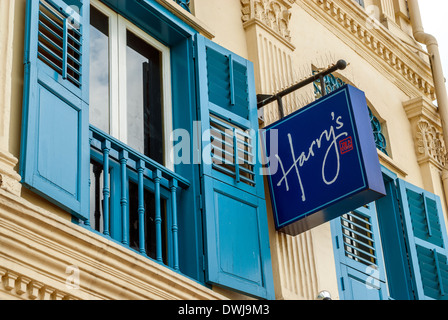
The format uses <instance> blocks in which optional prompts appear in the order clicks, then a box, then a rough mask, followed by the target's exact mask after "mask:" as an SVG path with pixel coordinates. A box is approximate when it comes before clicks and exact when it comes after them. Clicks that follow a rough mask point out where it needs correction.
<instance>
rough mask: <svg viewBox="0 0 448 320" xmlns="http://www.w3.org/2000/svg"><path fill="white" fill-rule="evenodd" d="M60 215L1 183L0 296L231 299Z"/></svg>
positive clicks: (94, 298) (107, 298)
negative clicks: (2, 186)
mask: <svg viewBox="0 0 448 320" xmlns="http://www.w3.org/2000/svg"><path fill="white" fill-rule="evenodd" d="M60 214H61V213H60V212H56V210H53V209H51V211H50V210H47V209H44V208H42V207H40V206H38V205H36V204H34V203H31V202H29V201H27V200H26V199H24V198H22V197H19V196H16V195H14V194H12V193H10V192H7V191H5V190H3V189H2V188H0V239H1V244H2V247H1V250H0V300H3V299H13V298H14V299H23V300H29V299H33V300H153V299H155V300H193V299H198V300H209V299H210V300H215V299H220V300H221V299H226V298H225V297H224V296H222V295H221V294H219V293H218V292H215V291H212V290H211V289H209V288H207V287H206V286H203V285H201V284H199V283H197V282H196V281H194V280H191V279H189V278H188V277H186V276H183V275H181V274H179V273H178V272H175V271H173V270H171V269H170V268H167V267H165V266H163V265H161V264H159V263H157V262H155V261H153V260H151V259H149V258H146V257H143V256H142V255H140V254H138V253H136V252H134V251H132V250H129V249H128V248H125V247H124V246H122V245H120V244H118V243H116V242H114V241H111V240H109V239H107V238H105V237H103V236H101V235H98V234H96V233H95V232H92V231H91V230H88V229H86V228H84V227H81V226H78V225H76V224H75V223H73V222H71V220H70V219H68V218H67V219H66V218H64V217H62V216H61V215H60ZM75 270H76V274H75ZM78 276H79V277H78ZM76 280H78V281H76Z"/></svg>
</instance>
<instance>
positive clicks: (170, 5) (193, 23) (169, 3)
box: [156, 0, 215, 39]
mask: <svg viewBox="0 0 448 320" xmlns="http://www.w3.org/2000/svg"><path fill="white" fill-rule="evenodd" d="M156 2H157V3H159V4H160V5H162V6H163V7H164V8H166V9H168V10H169V11H171V12H172V13H173V14H174V15H175V16H176V17H178V18H179V19H181V20H182V21H184V22H185V23H186V24H188V25H189V26H190V27H192V28H193V29H195V30H196V31H198V32H199V33H200V34H202V35H203V36H204V37H207V38H208V39H213V38H214V37H215V33H214V32H213V31H212V30H211V29H210V27H208V26H207V25H205V23H204V22H202V21H201V20H199V19H198V18H196V17H195V16H194V15H193V14H191V13H190V12H188V11H187V10H185V9H184V8H182V7H181V6H180V5H179V4H177V3H176V2H175V1H173V0H156Z"/></svg>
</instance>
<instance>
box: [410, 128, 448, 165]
mask: <svg viewBox="0 0 448 320" xmlns="http://www.w3.org/2000/svg"><path fill="white" fill-rule="evenodd" d="M416 149H417V150H416V151H417V157H418V160H419V163H420V162H427V161H428V160H430V162H432V163H434V164H435V165H436V166H437V167H438V168H439V169H440V170H442V169H443V168H444V167H445V165H446V163H447V154H446V146H445V143H444V141H443V135H442V132H441V131H440V128H437V127H436V126H434V125H432V124H431V123H430V122H429V121H427V120H425V119H420V120H419V121H418V122H417V132H416Z"/></svg>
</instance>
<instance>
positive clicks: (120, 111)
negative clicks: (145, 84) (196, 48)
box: [89, 0, 174, 170]
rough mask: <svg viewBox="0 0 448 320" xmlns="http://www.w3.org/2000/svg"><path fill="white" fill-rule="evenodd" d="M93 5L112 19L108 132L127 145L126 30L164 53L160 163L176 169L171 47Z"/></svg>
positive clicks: (105, 8)
mask: <svg viewBox="0 0 448 320" xmlns="http://www.w3.org/2000/svg"><path fill="white" fill-rule="evenodd" d="M90 5H91V6H93V7H95V8H96V9H97V10H99V11H100V12H101V13H102V14H104V15H105V16H107V18H108V20H109V97H110V100H109V128H110V133H109V134H110V135H111V136H112V137H115V138H116V139H118V140H120V141H121V142H123V143H125V144H127V143H128V138H127V128H128V123H127V83H126V72H127V69H126V48H127V45H126V32H127V31H130V32H132V33H133V34H135V35H136V36H137V37H139V38H141V39H142V40H143V41H145V42H146V43H148V44H149V45H151V46H152V47H154V48H155V49H156V50H158V51H160V53H161V60H162V70H161V74H162V84H161V85H162V92H161V101H162V109H163V110H162V118H163V135H164V137H163V143H164V145H163V158H164V163H161V164H162V165H163V166H165V167H166V168H168V169H170V170H174V164H173V162H172V160H171V157H170V150H171V149H172V147H173V146H172V144H173V143H172V141H171V139H170V135H171V132H172V130H173V116H172V88H171V77H172V73H171V53H170V48H169V47H168V46H166V45H164V44H162V43H161V42H159V41H158V40H156V39H155V38H153V37H152V36H151V35H149V34H148V33H147V32H146V31H144V30H142V29H141V28H139V27H138V26H137V25H135V24H134V23H132V22H131V21H129V20H128V19H126V18H125V17H123V16H122V15H121V14H120V13H118V12H116V11H114V10H113V9H112V8H110V7H108V6H107V5H105V4H103V3H101V2H100V1H99V0H91V1H90ZM89 120H91V119H89ZM89 122H90V121H89Z"/></svg>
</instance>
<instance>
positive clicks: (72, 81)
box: [20, 0, 89, 219]
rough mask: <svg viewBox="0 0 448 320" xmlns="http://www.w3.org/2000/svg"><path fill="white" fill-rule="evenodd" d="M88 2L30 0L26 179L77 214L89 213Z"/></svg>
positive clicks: (23, 166) (24, 153)
mask: <svg viewBox="0 0 448 320" xmlns="http://www.w3.org/2000/svg"><path fill="white" fill-rule="evenodd" d="M88 17H89V0H67V1H63V0H45V1H44V0H28V1H27V22H26V37H25V38H26V43H25V60H24V64H25V77H24V79H25V84H24V104H23V119H22V140H21V159H20V173H21V176H22V182H23V183H24V184H25V185H26V186H27V187H29V188H31V189H32V190H34V191H35V192H37V193H39V194H41V195H42V196H44V197H46V198H47V199H48V200H50V201H52V202H54V203H56V204H57V205H59V206H61V207H62V208H64V209H65V210H68V211H69V212H71V213H72V214H74V215H75V216H76V217H77V218H81V219H86V218H87V215H88V211H89V145H88V143H89V140H88V139H89V131H88V129H89V119H88V114H89V112H88V101H89V99H88V97H89V90H88V87H89V86H88V78H89V72H88V70H89V61H88V57H89V54H88V45H87V44H88V30H89V19H88Z"/></svg>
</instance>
